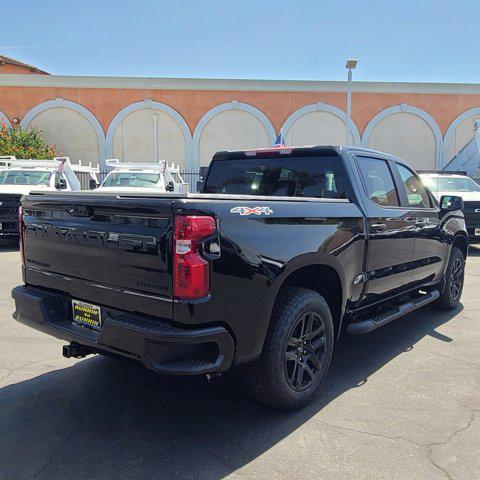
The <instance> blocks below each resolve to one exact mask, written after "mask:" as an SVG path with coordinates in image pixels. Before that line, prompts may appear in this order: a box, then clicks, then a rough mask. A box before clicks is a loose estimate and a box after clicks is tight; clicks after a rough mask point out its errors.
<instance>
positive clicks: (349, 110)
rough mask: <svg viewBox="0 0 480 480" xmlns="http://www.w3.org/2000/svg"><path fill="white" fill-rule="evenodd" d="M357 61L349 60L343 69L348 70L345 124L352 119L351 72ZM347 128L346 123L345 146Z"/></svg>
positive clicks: (347, 139) (347, 138)
mask: <svg viewBox="0 0 480 480" xmlns="http://www.w3.org/2000/svg"><path fill="white" fill-rule="evenodd" d="M357 63H358V60H355V59H349V60H347V63H346V64H345V68H347V70H348V80H347V122H350V120H351V119H352V70H354V69H355V67H356V66H357ZM348 134H349V128H348V123H347V124H346V125H345V145H348V143H349V141H350V138H349V135H348Z"/></svg>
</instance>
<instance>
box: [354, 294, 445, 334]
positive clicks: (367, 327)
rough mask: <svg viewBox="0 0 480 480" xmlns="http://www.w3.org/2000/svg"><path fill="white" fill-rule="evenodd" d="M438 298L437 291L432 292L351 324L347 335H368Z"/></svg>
mask: <svg viewBox="0 0 480 480" xmlns="http://www.w3.org/2000/svg"><path fill="white" fill-rule="evenodd" d="M439 296H440V292H439V291H438V290H432V291H430V292H428V293H426V294H424V295H422V296H420V297H417V298H415V300H412V301H411V302H407V303H404V304H402V305H399V306H397V307H395V308H392V309H391V310H387V311H386V312H383V313H379V314H378V315H375V316H374V317H372V318H369V319H367V320H362V321H360V322H352V323H350V324H349V325H348V327H347V333H351V334H353V335H359V334H361V333H369V332H371V331H373V330H376V329H377V328H380V327H383V326H384V325H386V324H387V323H390V322H393V321H394V320H396V319H397V318H400V317H403V316H404V315H407V313H410V312H413V311H415V310H417V309H418V308H422V307H423V306H425V305H427V304H428V303H430V302H433V301H434V300H436V299H437V298H438V297H439Z"/></svg>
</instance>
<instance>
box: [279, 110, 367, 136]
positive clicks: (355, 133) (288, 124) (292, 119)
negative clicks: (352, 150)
mask: <svg viewBox="0 0 480 480" xmlns="http://www.w3.org/2000/svg"><path fill="white" fill-rule="evenodd" d="M312 112H328V113H331V114H333V115H335V116H336V117H338V118H339V119H340V120H342V121H343V123H345V125H346V126H347V127H348V130H349V132H350V134H351V135H352V137H353V143H354V144H355V145H360V133H359V131H358V128H357V126H356V125H355V122H354V121H353V120H352V119H351V118H348V117H347V114H346V113H345V112H344V111H343V110H341V109H340V108H337V107H334V106H333V105H329V104H328V103H323V102H317V103H312V104H310V105H305V106H304V107H301V108H299V109H298V110H295V111H294V112H293V113H292V114H290V116H289V117H288V118H287V119H286V120H285V122H284V123H283V125H282V130H283V133H284V134H286V133H287V131H288V129H289V128H290V127H291V126H292V125H293V124H294V123H295V122H296V121H297V120H298V119H299V118H301V117H303V116H304V115H307V114H308V113H312Z"/></svg>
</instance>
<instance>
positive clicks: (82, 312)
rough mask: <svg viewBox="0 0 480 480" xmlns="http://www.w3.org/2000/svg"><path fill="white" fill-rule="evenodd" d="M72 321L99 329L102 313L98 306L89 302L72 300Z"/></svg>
mask: <svg viewBox="0 0 480 480" xmlns="http://www.w3.org/2000/svg"><path fill="white" fill-rule="evenodd" d="M72 314H73V323H76V324H78V325H82V326H84V327H89V328H93V329H94V330H100V328H101V327H102V313H101V311H100V307H99V306H97V305H92V304H91V303H86V302H81V301H80V300H72Z"/></svg>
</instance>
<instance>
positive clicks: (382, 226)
mask: <svg viewBox="0 0 480 480" xmlns="http://www.w3.org/2000/svg"><path fill="white" fill-rule="evenodd" d="M370 228H371V229H372V232H384V231H385V230H386V229H387V224H386V223H372V225H371V226H370Z"/></svg>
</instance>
